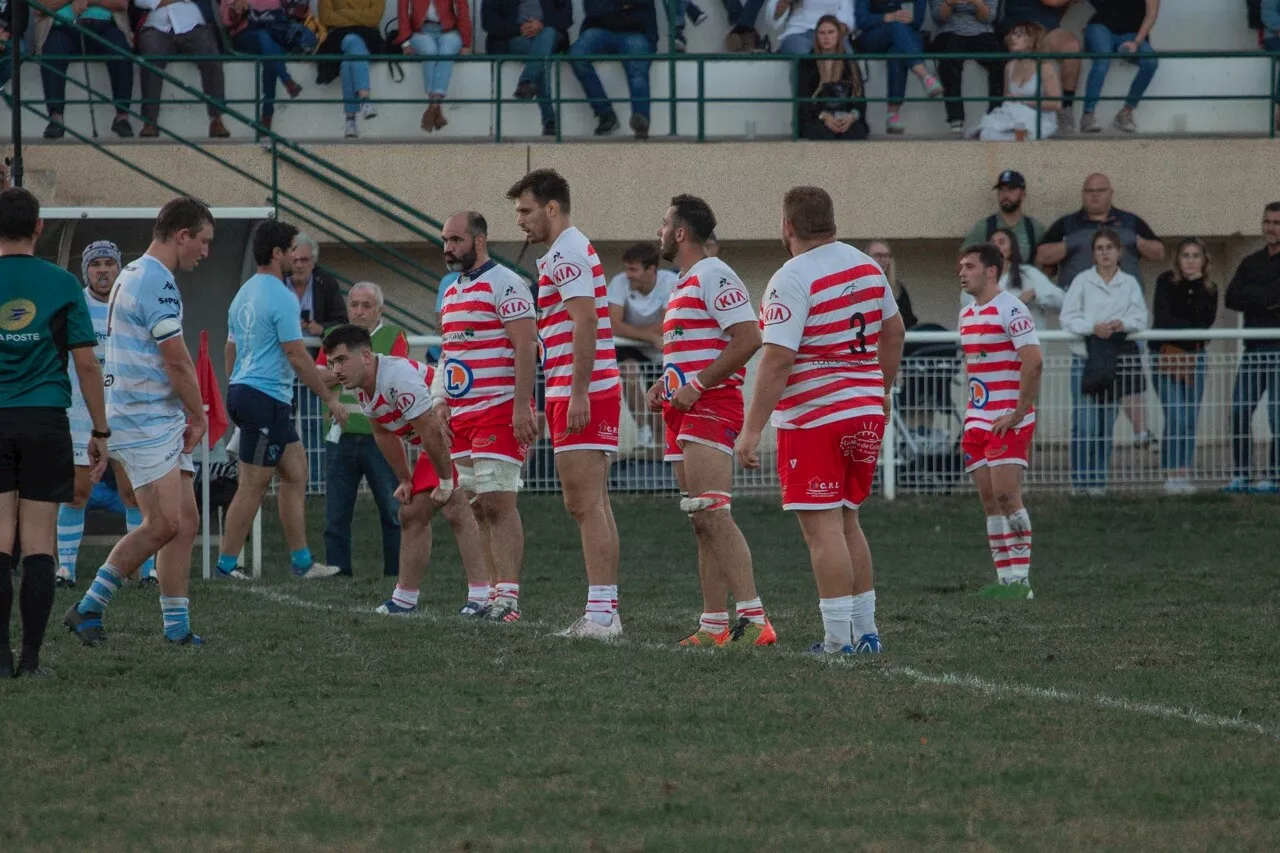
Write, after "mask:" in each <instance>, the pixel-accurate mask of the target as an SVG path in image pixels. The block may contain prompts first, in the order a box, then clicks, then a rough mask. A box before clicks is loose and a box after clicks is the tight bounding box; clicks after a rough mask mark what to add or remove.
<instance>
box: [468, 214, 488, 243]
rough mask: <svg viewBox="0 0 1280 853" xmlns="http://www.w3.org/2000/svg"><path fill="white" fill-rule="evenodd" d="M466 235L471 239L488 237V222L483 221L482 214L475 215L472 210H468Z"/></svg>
mask: <svg viewBox="0 0 1280 853" xmlns="http://www.w3.org/2000/svg"><path fill="white" fill-rule="evenodd" d="M467 233H468V234H470V235H471V236H472V237H488V236H489V220H487V219H485V218H484V215H483V214H480V213H476V212H475V211H474V210H468V211H467Z"/></svg>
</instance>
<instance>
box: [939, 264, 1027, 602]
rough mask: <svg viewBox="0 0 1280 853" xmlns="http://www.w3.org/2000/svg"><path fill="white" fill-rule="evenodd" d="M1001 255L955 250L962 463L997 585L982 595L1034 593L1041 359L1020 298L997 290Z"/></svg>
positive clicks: (1005, 596)
mask: <svg viewBox="0 0 1280 853" xmlns="http://www.w3.org/2000/svg"><path fill="white" fill-rule="evenodd" d="M1003 266H1004V259H1003V257H1002V256H1001V254H1000V250H999V249H997V248H996V247H995V246H993V245H992V244H990V243H979V244H977V245H974V246H966V247H965V248H963V249H961V250H960V287H961V289H963V290H964V292H965V293H967V294H969V295H970V296H972V297H973V298H974V302H973V304H972V305H968V306H966V307H965V308H963V309H962V310H961V311H960V346H961V348H962V349H963V350H964V362H965V372H966V373H967V375H968V379H969V406H968V409H967V410H966V411H965V417H964V439H963V440H962V442H961V445H960V447H961V451H962V452H963V453H964V469H965V470H966V471H968V472H969V473H970V474H972V475H973V482H974V485H976V486H977V487H978V497H979V498H981V499H982V508H983V509H984V510H985V511H986V513H987V541H988V543H989V544H990V546H991V559H992V560H993V561H994V562H995V565H996V583H994V584H990V585H988V586H986V587H983V589H982V590H981V591H980V592H979V593H978V595H980V596H982V597H984V598H1000V599H1027V598H1031V597H1032V595H1031V579H1030V572H1031V517H1030V516H1029V515H1028V514H1027V509H1026V507H1025V506H1023V504H1022V472H1023V471H1024V470H1025V469H1026V467H1027V464H1028V454H1029V451H1030V449H1031V437H1032V436H1033V435H1035V431H1036V412H1035V408H1034V407H1033V404H1034V403H1035V399H1036V394H1037V393H1039V391H1040V374H1041V371H1042V369H1043V364H1044V360H1043V358H1042V356H1041V353H1040V339H1039V337H1038V336H1037V335H1036V323H1035V320H1033V319H1032V317H1031V315H1030V314H1029V313H1027V309H1026V306H1025V305H1023V304H1022V300H1020V299H1018V298H1017V297H1015V296H1013V295H1012V294H1010V293H1007V292H1005V291H1003V290H1001V289H1000V285H999V284H998V282H999V281H1000V273H1001V271H1002V270H1001V268H1002V267H1003Z"/></svg>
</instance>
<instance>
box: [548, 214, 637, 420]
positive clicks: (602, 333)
mask: <svg viewBox="0 0 1280 853" xmlns="http://www.w3.org/2000/svg"><path fill="white" fill-rule="evenodd" d="M579 296H585V297H587V298H588V299H594V300H595V304H596V321H597V325H596V362H595V365H594V366H593V367H592V368H591V385H590V387H589V388H588V394H590V395H591V396H597V395H600V394H604V393H607V392H615V393H617V392H620V390H621V387H622V386H621V384H620V383H619V381H618V357H617V355H616V354H615V353H614V350H613V328H612V327H611V326H610V324H609V295H608V282H606V281H605V278H604V268H603V267H602V266H600V258H598V257H597V256H596V250H595V249H594V248H593V247H592V246H591V241H590V240H588V239H587V238H586V235H584V234H583V233H582V232H581V231H579V230H578V229H577V228H573V227H569V228H566V229H565V230H564V232H563V233H561V234H560V236H559V237H557V238H556V241H555V242H554V243H552V244H551V249H550V250H549V251H548V252H547V253H546V254H545V255H543V256H542V257H541V258H539V259H538V348H539V350H541V352H542V373H543V376H544V377H545V379H546V383H547V399H548V400H557V399H567V398H568V397H569V392H570V390H571V388H572V386H573V320H572V319H571V318H570V317H569V309H568V308H567V307H566V306H565V300H567V299H573V298H575V297H579Z"/></svg>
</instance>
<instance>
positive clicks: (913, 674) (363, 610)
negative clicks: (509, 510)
mask: <svg viewBox="0 0 1280 853" xmlns="http://www.w3.org/2000/svg"><path fill="white" fill-rule="evenodd" d="M230 588H231V589H235V590H238V591H243V592H246V593H248V594H250V595H253V596H254V597H256V598H262V599H265V600H266V601H271V602H274V603H276V604H282V605H285V606H288V607H294V608H298V609H302V610H314V611H320V612H326V613H348V614H354V615H359V616H373V615H374V613H373V610H372V609H371V608H370V607H368V606H367V605H364V606H349V607H343V606H339V605H336V604H326V603H324V602H319V601H308V600H306V599H304V598H299V597H298V596H296V595H290V594H289V593H285V592H277V591H276V590H273V589H270V588H267V587H261V586H249V585H236V586H234V587H230ZM382 618H392V617H382ZM394 619H395V621H402V622H409V623H413V622H441V621H445V620H448V621H450V622H453V621H455V617H452V616H442V615H440V614H436V613H427V612H422V611H420V612H418V613H415V614H413V615H411V616H398V617H394ZM520 625H521V627H527V628H534V629H536V630H538V631H540V632H546V633H550V632H552V631H554V630H555V627H554V626H552V625H551V624H550V623H545V622H538V621H536V620H533V619H527V618H526V619H521V620H520ZM493 627H495V628H501V627H504V626H499V625H494V626H493ZM617 642H618V644H619V645H626V646H633V647H638V648H644V649H651V650H656V651H664V652H678V653H680V654H688V653H690V652H694V653H699V652H698V650H693V649H682V648H680V647H679V646H677V645H675V644H672V643H654V642H645V641H636V640H632V639H630V638H625V639H622V640H619V641H617ZM775 654H780V655H782V656H784V657H791V658H803V659H806V660H813V658H811V657H810V656H809V655H807V654H805V653H803V652H788V651H781V650H779V651H777V652H775ZM820 662H822V663H827V664H830V665H835V666H847V665H849V664H850V663H851V661H849V660H848V659H847V658H843V657H836V656H830V657H825V658H822V659H821V661H820ZM875 672H876V673H877V674H879V675H882V676H884V677H885V678H897V679H902V680H905V681H911V682H914V683H916V684H927V685H931V686H934V687H952V688H955V689H958V690H964V691H967V692H970V693H979V694H982V695H984V696H991V697H995V698H1016V699H1032V700H1035V701H1038V702H1049V703H1054V704H1060V705H1089V706H1092V707H1094V708H1099V709H1101V710H1104V711H1122V712H1124V713H1127V714H1137V715H1139V716H1144V717H1155V718H1157V719H1162V720H1173V721H1176V722H1182V723H1190V724H1191V725H1193V726H1199V727H1200V728H1206V729H1224V730H1228V731H1238V732H1244V733H1246V734H1252V735H1259V736H1261V737H1265V738H1268V739H1270V740H1277V741H1280V729H1276V728H1272V727H1270V726H1265V725H1263V724H1261V723H1255V722H1250V721H1249V720H1244V719H1241V718H1239V717H1226V716H1222V715H1219V714H1210V713H1206V712H1204V711H1197V710H1196V709H1194V708H1175V707H1173V706H1171V705H1161V704H1158V703H1155V702H1135V701H1133V700H1132V699H1123V698H1116V697H1114V696H1107V695H1105V694H1102V693H1092V694H1090V693H1080V692H1077V691H1073V690H1059V689H1058V688H1056V687H1032V686H1029V685H1025V684H1009V683H1003V682H998V681H988V680H987V679H984V678H979V677H978V676H976V675H963V674H961V675H957V674H954V673H949V672H944V673H941V674H933V673H928V672H921V671H920V670H918V669H915V668H914V667H910V666H892V665H890V666H887V667H879V668H877V669H876V670H875Z"/></svg>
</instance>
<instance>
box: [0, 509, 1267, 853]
mask: <svg viewBox="0 0 1280 853" xmlns="http://www.w3.org/2000/svg"><path fill="white" fill-rule="evenodd" d="M521 505H522V508H523V511H524V514H525V519H526V529H527V531H528V549H527V554H528V557H527V560H526V576H525V587H524V596H523V607H524V612H525V619H524V620H523V621H522V622H520V623H518V624H516V625H511V626H501V625H498V626H495V625H487V624H483V625H476V624H470V623H464V622H462V621H460V620H459V619H458V618H456V617H454V616H452V615H451V614H452V613H453V612H454V611H455V610H456V608H457V606H458V605H460V604H461V602H462V599H463V598H464V595H463V591H464V589H463V586H462V578H461V571H460V569H459V568H458V564H457V558H456V552H455V550H454V548H453V543H452V541H451V539H450V537H449V535H448V533H447V530H443V529H438V530H437V537H436V542H437V551H436V555H435V560H434V566H433V571H432V574H431V576H430V580H429V585H428V588H427V589H426V591H425V596H424V597H425V600H426V601H427V602H428V608H427V609H428V614H427V615H425V616H422V617H417V618H409V619H388V618H384V617H374V616H373V615H371V614H370V612H369V611H371V610H372V608H373V606H375V605H376V604H377V603H379V602H380V601H381V600H382V599H383V598H385V597H386V595H387V594H388V592H389V590H390V587H391V584H390V583H389V582H387V581H384V580H383V579H382V578H381V577H378V576H376V574H377V573H378V572H380V568H379V567H380V557H379V550H378V549H379V547H380V546H379V545H378V542H377V525H376V523H375V522H374V520H373V519H374V518H375V516H374V515H373V513H372V508H371V507H364V508H362V515H361V516H360V528H359V530H358V532H357V536H358V538H359V539H360V540H361V542H362V544H360V547H358V549H357V553H358V554H359V555H360V563H359V564H358V565H357V569H356V571H357V574H363V577H358V578H357V579H356V580H354V581H339V582H333V581H330V582H310V583H303V582H299V581H293V580H290V579H288V578H287V573H286V570H285V565H286V564H287V556H286V555H285V553H284V549H283V546H282V545H281V543H280V542H279V541H278V540H273V539H268V541H267V543H266V554H267V556H268V558H269V559H270V566H269V570H268V575H267V578H266V579H265V580H264V581H263V582H261V583H259V584H256V585H248V584H239V585H232V584H230V583H222V584H216V585H210V584H205V583H203V582H197V583H196V584H195V588H194V590H193V593H192V599H193V618H194V620H195V625H196V628H197V630H199V631H200V632H201V633H203V634H205V635H206V637H207V638H208V639H209V640H210V645H208V646H207V647H206V648H204V649H200V650H192V649H172V648H166V647H165V646H163V645H162V643H161V641H160V639H159V621H160V617H159V613H158V607H157V605H156V603H155V601H154V594H153V593H151V592H144V591H140V590H137V589H133V588H129V589H126V590H123V591H122V592H121V593H120V594H119V595H118V596H117V599H116V603H115V604H114V605H113V607H112V610H111V612H110V614H109V618H108V630H109V631H110V632H111V642H110V644H109V645H108V646H107V647H105V648H101V649H92V650H90V649H84V648H81V647H80V646H79V644H78V643H77V642H76V641H74V640H73V639H72V638H71V637H69V636H67V635H66V634H65V633H62V632H61V630H58V631H54V630H53V629H51V636H50V641H49V644H48V646H47V649H48V650H47V653H46V656H45V657H46V662H47V663H48V664H49V665H50V666H52V667H54V668H55V669H57V670H58V673H59V676H60V678H59V680H58V681H56V682H52V683H49V682H43V683H40V682H32V681H30V680H17V681H14V682H11V683H6V684H2V685H0V741H2V742H3V750H2V751H0V755H2V756H3V758H2V761H3V765H2V766H0V802H3V804H4V809H3V812H2V813H0V850H3V851H16V850H24V851H25V850H50V851H53V850H58V851H61V850H72V849H84V850H130V851H133V850H152V849H155V850H190V851H206V850H209V851H221V850H227V851H240V850H369V851H374V850H378V851H382V850H425V851H437V850H441V851H450V850H469V851H485V850H618V851H638V850H645V851H657V850H671V851H685V850H689V851H712V850H722V849H737V848H742V849H752V850H795V851H810V850H835V849H840V850H848V849H872V850H885V849H897V850H921V849H947V850H956V849H966V850H970V849H971V850H982V849H1020V850H1063V849H1082V848H1107V849H1144V850H1169V849H1187V850H1191V849H1194V850H1206V849H1211V850H1217V849H1252V850H1267V849H1277V848H1278V847H1280V701H1278V700H1280V647H1278V644H1277V628H1278V626H1280V595H1278V594H1277V587H1278V585H1280V584H1278V583H1277V581H1278V579H1280V575H1278V573H1277V564H1276V559H1277V557H1276V555H1277V554H1278V553H1280V525H1278V524H1277V523H1276V517H1277V509H1278V508H1280V507H1278V506H1277V503H1276V502H1274V501H1265V500H1227V499H1222V498H1219V497H1217V496H1213V497H1204V498H1199V499H1193V500H1183V501H1169V500H1159V499H1150V500H1140V501H1131V502H1130V501H1075V500H1072V501H1068V500H1065V499H1052V498H1048V497H1039V496H1033V497H1032V502H1031V511H1032V518H1033V523H1034V525H1035V537H1036V538H1035V552H1034V558H1035V562H1034V566H1033V579H1034V581H1035V587H1036V596H1037V597H1036V600H1035V601H1034V602H1019V603H1009V602H989V601H984V600H976V599H973V598H971V597H970V595H969V594H970V593H971V592H973V591H975V590H976V589H977V588H978V587H979V586H980V585H981V584H982V583H984V582H986V581H987V579H988V577H989V575H991V574H992V571H991V569H990V565H989V557H988V555H987V552H986V542H985V535H984V528H983V526H982V518H981V512H980V510H979V509H978V507H977V504H976V501H975V500H974V499H972V498H967V499H966V498H947V499H931V500H927V501H924V500H922V501H919V502H914V501H902V502H898V503H896V504H892V505H890V504H885V503H883V502H875V503H874V504H872V505H869V506H868V507H867V508H866V510H865V511H864V526H865V527H866V529H867V531H868V535H869V538H870V540H871V543H872V549H873V552H874V554H875V556H876V562H877V574H878V583H877V587H878V590H879V601H880V609H879V614H878V621H879V625H880V629H881V634H882V636H883V638H884V642H885V652H886V653H885V654H884V655H883V656H882V657H880V658H878V659H869V658H861V659H857V660H841V661H825V660H816V659H810V658H808V657H806V656H805V655H804V654H803V650H804V648H805V647H806V646H807V645H808V644H809V643H812V642H813V641H815V640H816V639H818V638H819V636H820V631H821V626H820V622H819V619H818V614H817V606H816V604H817V601H816V593H815V591H814V587H813V581H812V578H811V577H810V575H809V570H808V567H807V558H806V554H805V551H804V546H803V543H802V542H801V539H800V535H799V531H798V529H797V527H796V524H795V521H794V519H792V518H789V517H787V516H784V515H783V514H782V513H781V512H779V511H778V509H777V506H776V504H772V503H768V502H751V501H737V502H736V504H735V515H736V516H737V518H738V520H739V523H740V524H741V525H742V527H743V529H744V530H745V532H746V535H747V539H748V541H749V542H750V543H751V546H752V549H753V552H754V556H755V565H756V575H757V579H758V581H759V585H760V589H761V592H762V594H763V596H764V601H765V605H766V606H767V607H768V608H769V610H770V614H771V616H772V618H773V620H774V623H775V625H776V626H777V627H778V630H779V632H780V635H781V638H782V641H781V644H780V645H779V647H778V648H776V649H773V650H762V651H758V652H757V651H748V652H741V653H728V652H708V651H701V650H682V649H678V648H676V647H675V643H676V641H677V640H678V639H680V638H681V637H682V636H683V635H684V634H686V633H687V632H688V631H689V630H690V629H692V628H693V627H694V625H695V623H696V619H697V614H698V611H699V610H700V609H701V606H700V598H699V596H698V593H697V586H696V580H695V573H694V568H693V556H692V550H691V548H690V547H689V545H690V543H691V535H690V534H689V532H688V530H687V529H686V524H685V522H684V520H683V518H682V516H681V515H680V514H679V512H678V510H677V508H676V507H675V502H674V500H661V499H645V498H625V499H620V500H618V501H617V502H616V513H617V517H618V526H619V528H620V534H621V539H622V547H623V551H622V586H621V610H622V614H623V620H624V623H625V625H626V638H625V639H624V640H623V641H622V642H620V643H618V644H616V645H612V646H609V645H602V644H597V643H592V642H589V641H582V642H573V641H567V640H562V639H559V638H555V637H552V636H549V634H550V633H551V632H552V631H554V630H556V629H559V628H561V627H563V626H564V625H567V624H568V623H569V622H570V621H571V620H572V619H573V618H575V617H576V616H577V615H578V613H579V612H580V609H581V606H582V603H583V600H584V596H585V580H584V578H583V575H582V571H581V558H580V556H579V553H578V545H577V538H576V532H575V531H574V530H573V529H572V527H571V524H570V522H569V521H568V519H567V517H566V516H565V515H564V513H563V511H562V510H561V508H560V506H559V504H558V502H557V501H556V499H554V498H527V499H523V500H522V504H521ZM311 509H312V513H313V517H312V519H311V522H312V543H313V545H316V544H318V543H319V542H320V541H321V540H320V530H319V524H320V517H321V515H322V506H321V505H320V502H319V501H316V502H314V503H313V504H312V507H311ZM274 526H275V525H274V524H271V523H268V524H267V525H266V527H267V529H268V531H269V532H270V531H272V530H273V528H274ZM100 556H101V553H100V552H98V553H94V552H93V551H92V550H90V551H87V552H86V553H85V554H82V557H81V559H82V567H85V566H88V564H89V563H90V562H91V561H93V560H96V559H98V558H99V557H100ZM88 574H89V570H88V569H87V568H82V575H84V576H86V577H87V576H88ZM72 596H73V594H72V593H60V594H59V599H58V603H57V605H56V612H55V620H56V619H57V618H58V615H59V614H60V613H61V611H62V610H63V609H65V607H66V606H67V605H68V604H69V603H70V602H71V601H72V600H73V597H72Z"/></svg>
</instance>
